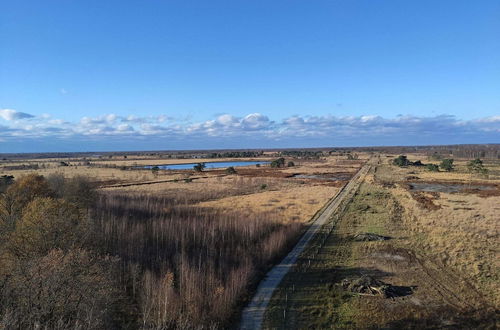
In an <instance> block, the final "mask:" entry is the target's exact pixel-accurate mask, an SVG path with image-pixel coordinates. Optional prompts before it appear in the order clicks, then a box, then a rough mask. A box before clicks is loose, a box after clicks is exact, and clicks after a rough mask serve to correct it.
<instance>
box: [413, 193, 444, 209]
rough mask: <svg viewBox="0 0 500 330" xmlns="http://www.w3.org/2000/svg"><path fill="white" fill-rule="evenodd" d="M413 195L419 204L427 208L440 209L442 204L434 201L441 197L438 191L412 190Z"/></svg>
mask: <svg viewBox="0 0 500 330" xmlns="http://www.w3.org/2000/svg"><path fill="white" fill-rule="evenodd" d="M410 193H411V197H412V198H413V199H414V200H416V201H417V202H418V205H419V206H420V207H421V208H423V209H426V210H439V209H440V208H441V206H440V205H437V204H435V203H434V201H435V200H436V199H439V193H437V192H428V193H426V192H422V191H410Z"/></svg>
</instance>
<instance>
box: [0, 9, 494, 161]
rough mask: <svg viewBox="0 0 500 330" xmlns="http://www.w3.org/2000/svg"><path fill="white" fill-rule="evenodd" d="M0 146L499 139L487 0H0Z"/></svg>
mask: <svg viewBox="0 0 500 330" xmlns="http://www.w3.org/2000/svg"><path fill="white" fill-rule="evenodd" d="M0 49H1V50H0V152H23V151H24V152H31V151H71V150H74V151H79V150H128V149H183V148H196V149H199V148H238V147H241V148H251V147H256V148H262V147H293V146H297V147H308V146H309V147H314V146H340V145H346V146H355V145H384V144H391V145H394V144H407V145H408V144H447V143H487V142H489V143H492V142H500V2H499V1H456V0H455V1H444V0H443V1H396V0H393V1H373V0H366V1H352V0H343V1H334V0H329V1H303V0H301V1H294V0H287V1H272V0H267V1H257V0H252V1H250V0H248V1H240V0H232V1H217V0H211V1H189V0H183V1H168V0H163V1H160V0H154V1H153V0H151V1H149V0H142V1H127V0H121V1H112V0H106V1H92V0H85V1H83V0H81V1H76V0H73V1H68V0H60V1H52V0H44V1H22V0H21V1H2V2H0Z"/></svg>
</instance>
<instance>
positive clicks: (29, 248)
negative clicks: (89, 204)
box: [6, 198, 88, 258]
mask: <svg viewBox="0 0 500 330" xmlns="http://www.w3.org/2000/svg"><path fill="white" fill-rule="evenodd" d="M87 231H88V228H87V219H86V217H85V216H84V215H83V214H82V212H81V210H80V209H79V208H77V207H76V206H75V205H74V204H72V203H69V202H66V201H64V200H62V199H53V198H35V199H34V200H33V201H31V202H30V203H29V204H28V205H27V206H26V207H25V209H24V210H23V216H22V218H21V219H20V220H19V221H18V223H17V225H16V229H15V230H14V232H13V233H12V235H11V237H10V239H9V242H8V244H7V246H6V249H7V250H8V251H9V252H10V253H12V254H13V255H15V256H16V257H18V258H27V257H31V256H42V255H45V254H47V253H48V252H49V251H50V250H51V249H54V248H58V249H62V250H64V251H67V250H69V249H72V248H77V247H81V246H82V245H83V243H84V240H85V237H86V235H87Z"/></svg>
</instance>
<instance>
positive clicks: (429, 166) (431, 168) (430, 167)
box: [425, 164, 439, 172]
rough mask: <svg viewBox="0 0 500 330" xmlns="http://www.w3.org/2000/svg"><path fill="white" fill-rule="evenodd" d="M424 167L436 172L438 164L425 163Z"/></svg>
mask: <svg viewBox="0 0 500 330" xmlns="http://www.w3.org/2000/svg"><path fill="white" fill-rule="evenodd" d="M425 167H426V168H427V169H428V170H429V171H431V172H438V171H439V166H437V165H436V164H427V165H425Z"/></svg>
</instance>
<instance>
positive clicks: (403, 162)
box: [392, 155, 411, 167]
mask: <svg viewBox="0 0 500 330" xmlns="http://www.w3.org/2000/svg"><path fill="white" fill-rule="evenodd" d="M392 163H393V164H394V165H397V166H400V167H403V166H408V165H410V164H411V162H410V161H409V160H408V158H407V157H406V156H404V155H400V156H398V158H394V160H393V161H392Z"/></svg>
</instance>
